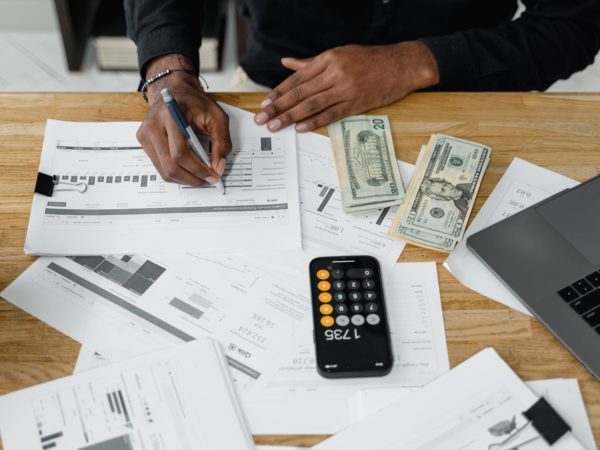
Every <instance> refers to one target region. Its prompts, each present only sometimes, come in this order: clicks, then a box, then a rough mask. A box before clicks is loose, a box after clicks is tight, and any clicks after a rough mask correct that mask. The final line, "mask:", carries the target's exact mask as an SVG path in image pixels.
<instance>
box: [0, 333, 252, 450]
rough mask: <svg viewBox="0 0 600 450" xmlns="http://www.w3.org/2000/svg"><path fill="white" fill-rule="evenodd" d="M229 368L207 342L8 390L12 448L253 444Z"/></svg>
mask: <svg viewBox="0 0 600 450" xmlns="http://www.w3.org/2000/svg"><path fill="white" fill-rule="evenodd" d="M227 372H228V371H227V365H226V362H225V358H224V356H223V353H222V351H221V349H220V347H219V345H218V343H216V342H215V341H213V340H210V339H201V340H197V341H194V342H190V343H187V344H182V345H179V346H176V347H172V348H169V349H166V350H162V351H160V352H155V353H150V354H146V355H143V356H139V357H137V358H135V359H132V360H127V361H123V362H121V363H117V364H114V365H109V366H106V367H103V368H99V369H96V370H92V371H88V372H85V373H81V374H77V375H72V376H70V377H66V378H61V379H59V380H55V381H51V382H48V383H44V384H40V385H38V386H34V387H31V388H27V389H23V390H21V391H16V392H13V393H11V394H7V395H4V396H2V397H0V429H1V430H2V441H3V444H4V450H22V449H34V448H35V449H42V448H43V449H54V450H73V449H80V450H107V449H122V450H143V449H150V448H151V449H154V450H170V449H180V450H196V449H210V450H219V449H221V450H231V449H248V450H250V449H253V448H254V442H253V440H252V435H251V434H250V432H249V431H248V428H247V427H246V425H245V422H244V418H243V413H242V410H241V408H240V405H239V403H238V400H237V397H236V396H235V392H234V389H233V386H232V383H231V380H230V378H229V376H228V373H227Z"/></svg>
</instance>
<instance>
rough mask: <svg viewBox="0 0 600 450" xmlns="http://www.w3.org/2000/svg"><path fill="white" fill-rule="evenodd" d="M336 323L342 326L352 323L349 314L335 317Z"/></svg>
mask: <svg viewBox="0 0 600 450" xmlns="http://www.w3.org/2000/svg"><path fill="white" fill-rule="evenodd" d="M335 323H336V324H337V325H339V326H340V327H345V326H346V325H348V324H349V323H350V319H348V316H337V317H336V318H335Z"/></svg>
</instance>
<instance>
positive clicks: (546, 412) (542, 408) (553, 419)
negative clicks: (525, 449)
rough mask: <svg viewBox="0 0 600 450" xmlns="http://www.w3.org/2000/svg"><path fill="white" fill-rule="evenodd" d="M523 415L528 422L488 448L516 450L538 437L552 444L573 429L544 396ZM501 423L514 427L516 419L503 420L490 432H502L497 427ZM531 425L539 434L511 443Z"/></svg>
mask: <svg viewBox="0 0 600 450" xmlns="http://www.w3.org/2000/svg"><path fill="white" fill-rule="evenodd" d="M523 416H525V418H526V419H527V422H526V423H525V424H524V425H523V426H521V427H520V428H518V429H516V430H514V432H511V433H510V436H508V437H507V438H506V439H505V440H504V441H502V442H498V443H496V444H490V445H489V446H488V450H515V449H519V448H521V446H523V445H525V444H527V443H529V442H533V441H535V440H537V439H544V441H546V443H547V444H548V445H549V446H552V445H554V443H555V442H556V441H558V440H559V439H560V438H561V437H563V436H564V435H565V434H567V433H568V432H570V431H571V427H570V426H569V425H568V424H567V422H565V421H564V419H563V418H562V417H561V416H560V415H559V414H558V413H557V412H556V411H555V410H554V408H553V407H552V406H551V405H550V403H548V402H547V401H546V399H545V398H544V397H542V398H540V399H539V400H538V401H537V402H535V403H534V404H533V406H531V408H529V409H528V410H527V411H525V412H523ZM501 425H506V426H507V427H508V429H510V428H512V429H514V428H515V420H514V418H513V420H512V421H506V424H504V422H502V423H500V424H497V425H495V426H494V427H492V428H490V430H489V431H490V433H491V434H494V435H498V434H501V433H500V432H499V431H502V430H499V429H495V428H496V427H499V426H501ZM530 425H531V426H532V427H533V428H534V429H535V431H537V435H536V436H535V437H532V438H530V439H527V440H526V441H524V442H519V443H518V444H516V446H515V445H513V444H511V442H513V441H515V439H517V438H518V436H519V435H520V434H521V433H522V432H523V431H524V430H525V429H526V428H527V427H529V426H530ZM504 430H505V431H506V430H507V428H506V427H504ZM502 434H504V433H502Z"/></svg>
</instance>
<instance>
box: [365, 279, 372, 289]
mask: <svg viewBox="0 0 600 450" xmlns="http://www.w3.org/2000/svg"><path fill="white" fill-rule="evenodd" d="M362 286H363V289H373V288H374V287H375V282H374V281H373V280H363V282H362Z"/></svg>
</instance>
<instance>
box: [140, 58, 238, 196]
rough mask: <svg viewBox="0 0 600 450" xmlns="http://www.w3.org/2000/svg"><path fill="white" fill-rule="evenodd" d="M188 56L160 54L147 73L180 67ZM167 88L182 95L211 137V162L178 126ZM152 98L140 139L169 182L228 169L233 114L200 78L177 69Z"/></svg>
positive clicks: (199, 180)
mask: <svg viewBox="0 0 600 450" xmlns="http://www.w3.org/2000/svg"><path fill="white" fill-rule="evenodd" d="M182 58H183V57H182V56H180V55H167V56H164V57H159V58H157V59H156V60H153V61H152V62H151V63H150V65H149V67H148V69H147V73H148V75H149V76H151V75H154V74H156V73H158V72H160V71H162V70H165V69H167V68H170V69H173V68H179V67H180V66H182V65H185V64H186V62H183V61H182ZM189 66H190V67H191V63H189ZM165 87H167V88H169V90H170V91H171V94H173V97H174V98H175V99H176V100H177V103H178V104H179V106H180V107H181V109H182V111H183V113H184V114H185V116H186V118H187V119H188V121H189V123H190V125H191V126H192V128H194V130H195V131H197V132H198V133H200V134H206V135H209V136H210V138H211V150H212V154H211V167H207V166H206V164H204V163H203V162H202V161H201V160H200V159H199V158H198V157H197V156H196V155H194V153H192V150H191V149H190V148H189V145H188V143H187V141H186V139H185V138H184V137H183V134H182V133H181V131H180V130H179V128H177V125H176V124H175V121H174V120H173V118H172V117H171V114H170V113H169V110H168V109H167V107H166V105H165V103H164V101H163V100H162V98H161V96H160V91H161V89H163V88H165ZM148 103H149V105H150V109H149V110H148V114H147V115H146V118H145V119H144V121H143V122H142V125H141V126H140V128H139V130H138V132H137V139H138V141H140V144H142V147H144V150H145V151H146V154H147V155H148V157H149V158H150V159H151V160H152V163H153V164H154V166H155V167H156V169H157V170H158V172H159V173H160V176H161V177H162V178H163V179H164V180H165V181H168V182H174V183H180V184H185V185H189V186H202V185H204V184H207V183H208V184H215V183H216V182H218V181H219V179H220V178H221V175H223V172H224V171H225V158H226V156H227V154H228V153H229V151H230V150H231V139H230V136H229V117H228V116H227V114H225V112H224V111H223V110H222V109H221V108H220V107H219V105H217V104H216V103H215V101H214V100H212V99H211V98H210V97H209V96H208V95H207V94H205V93H204V92H203V90H202V87H201V85H200V82H199V81H198V79H197V78H196V77H194V76H193V75H190V74H188V73H186V72H183V71H181V72H173V73H172V74H170V75H168V76H166V77H164V78H161V79H160V80H158V81H156V82H155V83H153V84H151V85H150V88H149V89H148Z"/></svg>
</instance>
